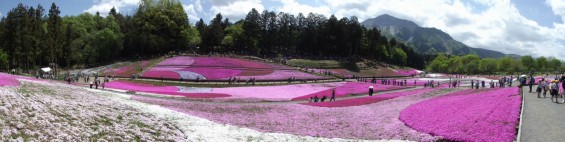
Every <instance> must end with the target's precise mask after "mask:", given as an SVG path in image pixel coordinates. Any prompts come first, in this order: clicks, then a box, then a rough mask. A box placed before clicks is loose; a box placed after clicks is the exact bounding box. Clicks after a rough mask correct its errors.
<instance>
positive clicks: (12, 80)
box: [0, 73, 20, 86]
mask: <svg viewBox="0 0 565 142" xmlns="http://www.w3.org/2000/svg"><path fill="white" fill-rule="evenodd" d="M17 78H18V77H17V76H13V75H9V74H5V73H0V86H19V85H20V81H18V80H17Z"/></svg>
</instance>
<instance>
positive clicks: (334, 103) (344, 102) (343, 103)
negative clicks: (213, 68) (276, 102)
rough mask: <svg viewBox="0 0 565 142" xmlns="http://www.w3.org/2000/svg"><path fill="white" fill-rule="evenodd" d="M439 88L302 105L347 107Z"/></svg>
mask: <svg viewBox="0 0 565 142" xmlns="http://www.w3.org/2000/svg"><path fill="white" fill-rule="evenodd" d="M437 89H440V88H422V89H416V90H410V91H402V92H393V93H386V94H375V96H368V97H362V98H354V99H347V100H338V101H332V102H317V103H302V104H304V105H309V106H318V107H348V106H359V105H366V104H372V103H377V102H381V101H385V100H389V99H394V98H396V97H402V96H407V95H415V94H422V93H427V92H431V91H434V90H437Z"/></svg>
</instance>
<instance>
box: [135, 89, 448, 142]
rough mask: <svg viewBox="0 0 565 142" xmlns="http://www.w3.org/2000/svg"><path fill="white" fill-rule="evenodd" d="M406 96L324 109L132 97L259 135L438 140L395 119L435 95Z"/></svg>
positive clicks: (299, 105) (301, 106) (305, 106)
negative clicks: (417, 103)
mask: <svg viewBox="0 0 565 142" xmlns="http://www.w3.org/2000/svg"><path fill="white" fill-rule="evenodd" d="M440 94H441V93H437V92H436V93H424V94H421V95H408V96H403V97H397V98H394V99H389V100H386V101H382V102H380V103H373V104H367V105H361V106H351V107H341V108H326V107H312V106H307V105H301V104H208V103H195V102H188V101H178V100H168V99H158V98H150V97H142V96H133V97H132V99H133V100H137V101H140V102H145V103H150V104H156V105H160V106H164V107H166V108H169V109H172V110H176V111H179V112H183V113H186V114H189V115H193V116H197V117H202V118H205V119H209V120H211V121H214V122H217V123H221V124H229V125H234V126H239V127H245V128H251V129H255V130H257V131H260V132H278V133H289V134H294V135H303V136H315V137H327V138H350V139H369V140H380V139H386V140H390V139H393V140H409V141H436V140H439V139H440V138H441V137H438V136H432V135H429V134H427V133H422V132H418V131H415V130H413V129H411V128H409V127H407V126H406V125H405V124H404V123H403V122H402V121H400V120H399V119H398V117H399V115H400V111H402V110H403V109H404V108H406V107H408V106H410V105H411V104H414V103H416V102H420V101H422V100H427V99H429V98H432V97H435V96H437V95H440Z"/></svg>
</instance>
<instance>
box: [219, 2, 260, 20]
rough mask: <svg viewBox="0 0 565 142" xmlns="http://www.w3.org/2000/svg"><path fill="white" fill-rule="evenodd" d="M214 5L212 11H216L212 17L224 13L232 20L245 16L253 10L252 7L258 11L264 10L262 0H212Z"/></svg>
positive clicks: (224, 15) (223, 14) (225, 16)
mask: <svg viewBox="0 0 565 142" xmlns="http://www.w3.org/2000/svg"><path fill="white" fill-rule="evenodd" d="M212 4H217V5H212V7H211V8H210V12H211V13H214V14H213V15H209V16H211V19H212V18H213V17H214V16H215V15H216V14H217V13H222V16H223V17H224V18H229V19H230V20H231V21H234V20H239V19H243V18H245V16H246V15H247V13H248V12H249V11H251V9H252V8H255V9H256V10H257V11H259V12H261V11H263V9H264V7H263V5H262V4H261V1H260V0H237V1H230V2H219V1H216V3H214V1H212Z"/></svg>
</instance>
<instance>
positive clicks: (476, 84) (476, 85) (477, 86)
mask: <svg viewBox="0 0 565 142" xmlns="http://www.w3.org/2000/svg"><path fill="white" fill-rule="evenodd" d="M475 89H479V81H478V80H477V81H475Z"/></svg>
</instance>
